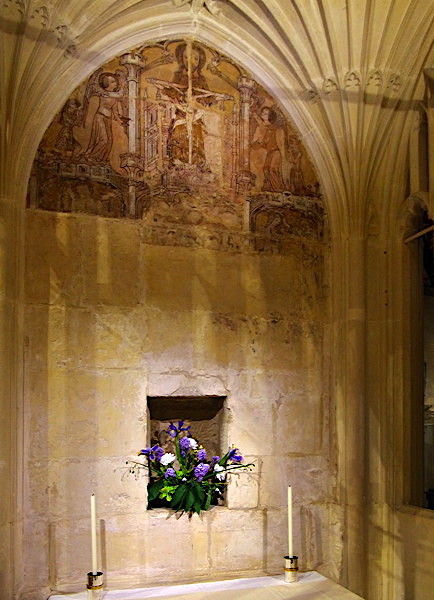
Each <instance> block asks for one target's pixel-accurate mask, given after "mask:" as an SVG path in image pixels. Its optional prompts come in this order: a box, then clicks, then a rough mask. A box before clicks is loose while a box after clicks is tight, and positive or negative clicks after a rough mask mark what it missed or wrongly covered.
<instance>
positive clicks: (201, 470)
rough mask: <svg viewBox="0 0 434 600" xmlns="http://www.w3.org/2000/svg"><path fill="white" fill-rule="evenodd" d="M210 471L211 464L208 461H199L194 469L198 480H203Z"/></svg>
mask: <svg viewBox="0 0 434 600" xmlns="http://www.w3.org/2000/svg"><path fill="white" fill-rule="evenodd" d="M208 471H209V465H208V464H207V463H199V464H198V465H197V467H195V469H194V476H195V477H196V479H197V480H198V481H202V479H203V478H204V477H205V475H206V474H207V473H208Z"/></svg>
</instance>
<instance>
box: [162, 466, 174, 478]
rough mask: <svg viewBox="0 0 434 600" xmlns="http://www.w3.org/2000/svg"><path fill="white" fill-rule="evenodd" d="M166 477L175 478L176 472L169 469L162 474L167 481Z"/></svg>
mask: <svg viewBox="0 0 434 600" xmlns="http://www.w3.org/2000/svg"><path fill="white" fill-rule="evenodd" d="M168 477H176V471H175V469H173V468H172V467H169V468H168V469H167V470H166V472H165V473H164V478H165V479H167V478H168Z"/></svg>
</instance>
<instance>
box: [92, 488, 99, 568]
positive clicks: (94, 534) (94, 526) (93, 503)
mask: <svg viewBox="0 0 434 600" xmlns="http://www.w3.org/2000/svg"><path fill="white" fill-rule="evenodd" d="M90 531H91V536H92V573H93V574H94V575H96V574H97V573H98V566H97V565H98V559H97V554H96V507H95V494H92V495H91V497H90Z"/></svg>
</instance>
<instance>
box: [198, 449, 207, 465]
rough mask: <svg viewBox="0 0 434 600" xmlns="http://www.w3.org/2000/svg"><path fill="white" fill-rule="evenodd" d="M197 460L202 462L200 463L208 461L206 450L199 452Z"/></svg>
mask: <svg viewBox="0 0 434 600" xmlns="http://www.w3.org/2000/svg"><path fill="white" fill-rule="evenodd" d="M197 460H200V462H202V461H204V460H206V450H205V449H204V448H201V449H200V450H198V451H197Z"/></svg>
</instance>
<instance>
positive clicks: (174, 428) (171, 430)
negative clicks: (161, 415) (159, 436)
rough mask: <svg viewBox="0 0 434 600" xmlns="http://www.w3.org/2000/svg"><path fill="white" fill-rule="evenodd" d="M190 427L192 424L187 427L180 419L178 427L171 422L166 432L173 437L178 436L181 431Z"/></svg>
mask: <svg viewBox="0 0 434 600" xmlns="http://www.w3.org/2000/svg"><path fill="white" fill-rule="evenodd" d="M190 427H191V426H190V425H187V427H184V421H178V427H177V426H176V425H174V424H173V423H172V422H170V425H169V429H167V430H166V433H168V434H169V435H171V436H172V437H176V436H177V435H178V433H181V431H188V430H189V429H190Z"/></svg>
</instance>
